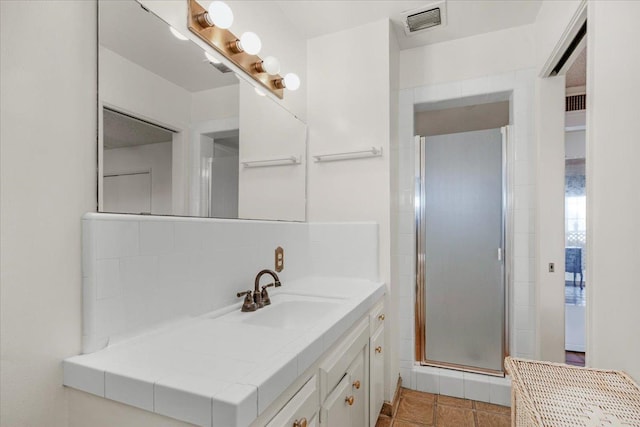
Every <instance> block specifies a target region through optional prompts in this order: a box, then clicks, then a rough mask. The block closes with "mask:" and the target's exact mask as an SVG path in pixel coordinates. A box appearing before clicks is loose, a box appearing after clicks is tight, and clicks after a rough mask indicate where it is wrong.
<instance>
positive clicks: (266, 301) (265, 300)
mask: <svg viewBox="0 0 640 427" xmlns="http://www.w3.org/2000/svg"><path fill="white" fill-rule="evenodd" d="M276 283H278V285H279V284H280V282H276ZM276 283H269V284H268V285H264V286H263V287H262V292H260V296H261V297H262V304H264V305H270V304H271V298H269V293H268V292H267V288H270V287H272V286H275V287H277V286H278V285H276Z"/></svg>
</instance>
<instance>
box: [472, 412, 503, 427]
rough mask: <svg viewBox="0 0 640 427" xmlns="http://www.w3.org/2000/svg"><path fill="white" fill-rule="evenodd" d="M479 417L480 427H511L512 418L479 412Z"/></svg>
mask: <svg viewBox="0 0 640 427" xmlns="http://www.w3.org/2000/svg"><path fill="white" fill-rule="evenodd" d="M477 416H478V427H509V426H510V425H511V417H510V416H507V415H500V414H497V413H495V412H483V411H478V412H477Z"/></svg>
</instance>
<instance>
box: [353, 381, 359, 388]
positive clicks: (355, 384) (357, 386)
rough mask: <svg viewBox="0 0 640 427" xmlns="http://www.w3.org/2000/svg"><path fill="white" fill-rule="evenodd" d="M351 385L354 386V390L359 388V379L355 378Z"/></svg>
mask: <svg viewBox="0 0 640 427" xmlns="http://www.w3.org/2000/svg"><path fill="white" fill-rule="evenodd" d="M353 386H354V387H355V388H356V390H360V380H356V381H355V382H354V383H353Z"/></svg>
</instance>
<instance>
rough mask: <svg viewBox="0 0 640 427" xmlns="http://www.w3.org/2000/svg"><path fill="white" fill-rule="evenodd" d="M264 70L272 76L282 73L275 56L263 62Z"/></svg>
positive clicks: (268, 57)
mask: <svg viewBox="0 0 640 427" xmlns="http://www.w3.org/2000/svg"><path fill="white" fill-rule="evenodd" d="M262 69H263V70H264V71H265V72H266V73H267V74H270V75H272V76H274V75H276V74H278V73H279V72H280V61H278V60H277V59H276V58H274V57H273V56H267V57H266V58H264V60H262Z"/></svg>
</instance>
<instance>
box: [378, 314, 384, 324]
mask: <svg viewBox="0 0 640 427" xmlns="http://www.w3.org/2000/svg"><path fill="white" fill-rule="evenodd" d="M378 320H379V321H381V322H382V321H383V320H384V314H381V315H380V316H378Z"/></svg>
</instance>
